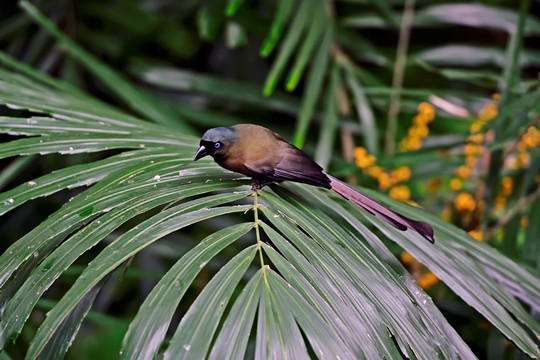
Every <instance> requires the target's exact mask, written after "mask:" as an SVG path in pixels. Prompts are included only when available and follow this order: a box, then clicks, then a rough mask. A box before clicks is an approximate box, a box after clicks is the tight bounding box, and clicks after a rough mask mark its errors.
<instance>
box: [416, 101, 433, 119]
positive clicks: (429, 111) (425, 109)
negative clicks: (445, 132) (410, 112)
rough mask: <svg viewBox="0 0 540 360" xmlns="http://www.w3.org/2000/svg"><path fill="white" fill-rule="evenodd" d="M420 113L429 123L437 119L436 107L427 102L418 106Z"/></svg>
mask: <svg viewBox="0 0 540 360" xmlns="http://www.w3.org/2000/svg"><path fill="white" fill-rule="evenodd" d="M418 113H419V114H422V115H424V116H425V117H426V118H427V119H429V121H431V120H433V119H434V118H435V107H434V106H433V105H431V104H430V103H427V102H421V103H420V104H419V105H418Z"/></svg>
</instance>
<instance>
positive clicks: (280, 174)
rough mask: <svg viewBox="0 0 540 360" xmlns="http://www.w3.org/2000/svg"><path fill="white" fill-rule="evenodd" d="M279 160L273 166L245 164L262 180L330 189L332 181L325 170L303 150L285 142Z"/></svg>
mask: <svg viewBox="0 0 540 360" xmlns="http://www.w3.org/2000/svg"><path fill="white" fill-rule="evenodd" d="M283 144H284V145H283V146H282V149H281V150H282V151H280V153H281V154H280V157H279V159H276V160H277V161H275V162H273V164H271V165H270V164H268V162H265V163H264V164H262V163H261V164H244V166H245V167H246V168H248V169H249V170H250V171H251V172H253V173H257V174H259V175H260V176H259V177H260V178H262V179H265V180H271V181H284V180H288V181H296V182H300V183H304V184H309V185H315V186H321V187H325V188H328V189H329V188H330V179H328V177H327V176H326V175H325V173H324V172H323V169H322V168H321V167H320V166H319V165H318V164H317V163H316V162H315V161H313V160H311V158H310V157H309V156H307V155H306V154H305V153H304V152H303V151H302V150H300V149H298V148H296V147H294V146H293V145H291V144H289V143H286V142H283Z"/></svg>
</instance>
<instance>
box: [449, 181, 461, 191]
mask: <svg viewBox="0 0 540 360" xmlns="http://www.w3.org/2000/svg"><path fill="white" fill-rule="evenodd" d="M462 188H463V180H461V179H460V178H453V179H452V180H450V190H452V191H459V190H461V189H462Z"/></svg>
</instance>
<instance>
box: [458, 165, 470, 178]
mask: <svg viewBox="0 0 540 360" xmlns="http://www.w3.org/2000/svg"><path fill="white" fill-rule="evenodd" d="M471 174H472V169H471V168H470V167H468V166H466V165H461V166H460V167H458V168H457V169H456V175H457V176H458V177H460V178H462V179H468V178H469V177H471Z"/></svg>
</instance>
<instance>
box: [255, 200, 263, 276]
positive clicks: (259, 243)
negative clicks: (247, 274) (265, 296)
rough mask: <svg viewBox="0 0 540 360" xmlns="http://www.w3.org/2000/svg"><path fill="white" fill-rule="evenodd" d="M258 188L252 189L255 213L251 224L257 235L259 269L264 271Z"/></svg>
mask: <svg viewBox="0 0 540 360" xmlns="http://www.w3.org/2000/svg"><path fill="white" fill-rule="evenodd" d="M258 197H259V194H258V190H254V191H253V199H254V200H253V213H254V214H255V224H254V225H253V226H254V227H255V236H256V237H257V249H258V250H259V257H260V259H261V269H262V271H263V273H264V271H265V269H266V266H265V265H264V259H263V253H262V246H263V242H262V241H261V234H260V232H259V224H260V221H259V202H258Z"/></svg>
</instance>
